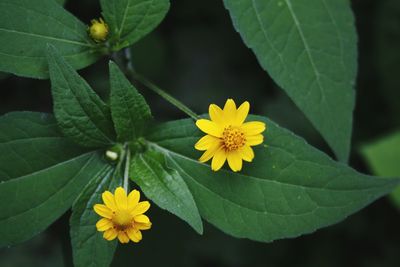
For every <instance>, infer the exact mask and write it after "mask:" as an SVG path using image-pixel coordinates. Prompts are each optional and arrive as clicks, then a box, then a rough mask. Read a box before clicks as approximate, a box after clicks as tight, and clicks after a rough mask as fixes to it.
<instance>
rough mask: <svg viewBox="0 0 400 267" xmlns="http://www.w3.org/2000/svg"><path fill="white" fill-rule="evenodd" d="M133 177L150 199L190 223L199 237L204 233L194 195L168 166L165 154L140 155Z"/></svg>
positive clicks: (178, 175)
mask: <svg viewBox="0 0 400 267" xmlns="http://www.w3.org/2000/svg"><path fill="white" fill-rule="evenodd" d="M130 174H131V179H132V180H133V181H134V182H135V183H137V184H138V185H139V187H140V189H141V190H142V191H143V193H144V194H145V195H146V197H147V198H149V199H151V200H152V201H154V203H156V204H157V205H158V206H159V207H161V208H163V209H166V210H168V211H169V212H171V213H173V214H175V215H176V216H178V217H180V218H181V219H183V220H184V221H186V222H187V223H188V224H189V225H190V226H192V227H193V228H194V229H195V230H196V231H197V232H198V233H199V234H202V233H203V224H202V221H201V217H200V215H199V211H198V210H197V207H196V203H195V202H194V200H193V196H192V194H191V193H190V191H189V189H188V187H187V185H186V183H185V181H184V180H183V178H182V177H181V175H180V174H179V173H178V172H177V171H175V170H172V169H170V168H168V167H167V166H166V165H165V159H164V155H163V154H160V153H158V152H156V151H147V152H146V153H143V154H136V156H135V157H134V158H133V159H132V160H131V173H130Z"/></svg>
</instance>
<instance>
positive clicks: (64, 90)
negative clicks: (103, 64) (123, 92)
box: [47, 46, 115, 147]
mask: <svg viewBox="0 0 400 267" xmlns="http://www.w3.org/2000/svg"><path fill="white" fill-rule="evenodd" d="M47 58H48V61H49V72H50V79H51V90H52V95H53V101H54V114H55V116H56V118H57V121H58V123H59V126H60V128H61V130H62V132H63V133H64V135H65V136H67V137H69V138H71V139H72V140H73V141H74V142H76V143H77V144H80V145H82V146H87V147H103V146H107V145H110V144H112V143H114V141H113V140H115V133H114V128H113V123H112V120H111V112H110V109H109V108H108V106H107V105H106V104H105V103H104V102H103V101H102V100H101V99H100V97H99V96H98V95H97V94H96V93H95V92H94V91H93V89H92V88H91V87H90V86H89V85H88V84H87V82H86V81H85V80H84V79H83V78H82V77H80V76H79V74H78V73H77V72H76V71H75V70H74V69H73V68H72V67H71V66H70V65H69V64H68V63H67V62H66V61H65V60H64V59H63V58H62V56H61V54H60V53H59V52H58V51H57V50H56V48H55V47H53V46H49V47H48V49H47Z"/></svg>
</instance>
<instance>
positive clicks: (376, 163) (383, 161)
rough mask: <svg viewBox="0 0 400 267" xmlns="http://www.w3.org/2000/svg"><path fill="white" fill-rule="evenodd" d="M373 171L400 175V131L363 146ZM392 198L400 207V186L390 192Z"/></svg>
mask: <svg viewBox="0 0 400 267" xmlns="http://www.w3.org/2000/svg"><path fill="white" fill-rule="evenodd" d="M362 154H363V156H364V158H365V159H366V160H367V163H368V165H369V166H370V168H371V170H372V172H373V173H374V174H376V175H379V176H384V177H394V176H395V177H400V165H399V160H400V132H395V133H393V134H391V135H389V136H386V137H383V138H381V139H379V140H376V141H375V142H371V143H369V144H367V145H365V146H364V147H363V148H362ZM390 197H391V199H392V200H393V202H394V203H395V204H396V206H397V207H398V208H400V187H397V188H396V190H394V191H393V192H392V193H391V194H390Z"/></svg>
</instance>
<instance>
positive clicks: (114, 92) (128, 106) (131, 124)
mask: <svg viewBox="0 0 400 267" xmlns="http://www.w3.org/2000/svg"><path fill="white" fill-rule="evenodd" d="M109 66H110V83H111V96H110V105H111V115H112V119H113V121H114V127H115V131H116V132H117V137H118V140H119V141H132V140H134V139H136V138H138V137H140V136H141V135H142V133H143V130H144V127H145V125H146V122H148V121H150V120H151V118H152V117H151V111H150V108H149V106H148V105H147V103H146V100H145V99H144V98H143V96H142V95H141V94H139V92H138V91H137V90H136V88H135V87H134V86H133V85H132V84H131V83H130V82H129V80H128V79H126V78H125V76H124V74H123V73H122V72H121V71H120V69H119V68H118V66H117V65H116V64H115V63H113V62H112V61H110V64H109Z"/></svg>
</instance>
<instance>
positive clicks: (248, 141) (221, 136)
mask: <svg viewBox="0 0 400 267" xmlns="http://www.w3.org/2000/svg"><path fill="white" fill-rule="evenodd" d="M249 109H250V104H249V102H247V101H246V102H244V103H243V104H241V105H240V107H239V108H238V109H236V104H235V102H234V101H233V100H232V99H228V100H227V101H226V103H225V106H224V109H223V110H222V109H221V108H220V107H218V106H217V105H215V104H211V105H210V107H209V114H210V118H211V120H206V119H200V120H197V121H196V125H197V127H199V129H200V130H202V131H203V132H205V133H206V134H207V135H206V136H204V137H202V138H201V139H200V140H199V141H198V142H197V143H196V144H195V148H196V149H197V150H200V151H205V152H204V154H203V155H202V156H201V157H200V159H199V161H200V162H206V161H208V160H210V159H211V158H212V162H211V169H212V170H214V171H218V170H219V169H221V167H222V166H223V165H224V163H225V161H226V160H228V164H229V167H230V168H231V169H232V170H233V171H234V172H237V171H240V170H241V169H242V160H244V161H248V162H251V161H252V160H253V158H254V151H253V149H252V148H251V146H255V145H259V144H261V143H262V142H263V141H264V137H263V135H262V134H261V133H262V132H263V131H264V130H265V127H266V126H265V123H263V122H260V121H252V122H244V121H245V120H246V117H247V115H248V113H249Z"/></svg>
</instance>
